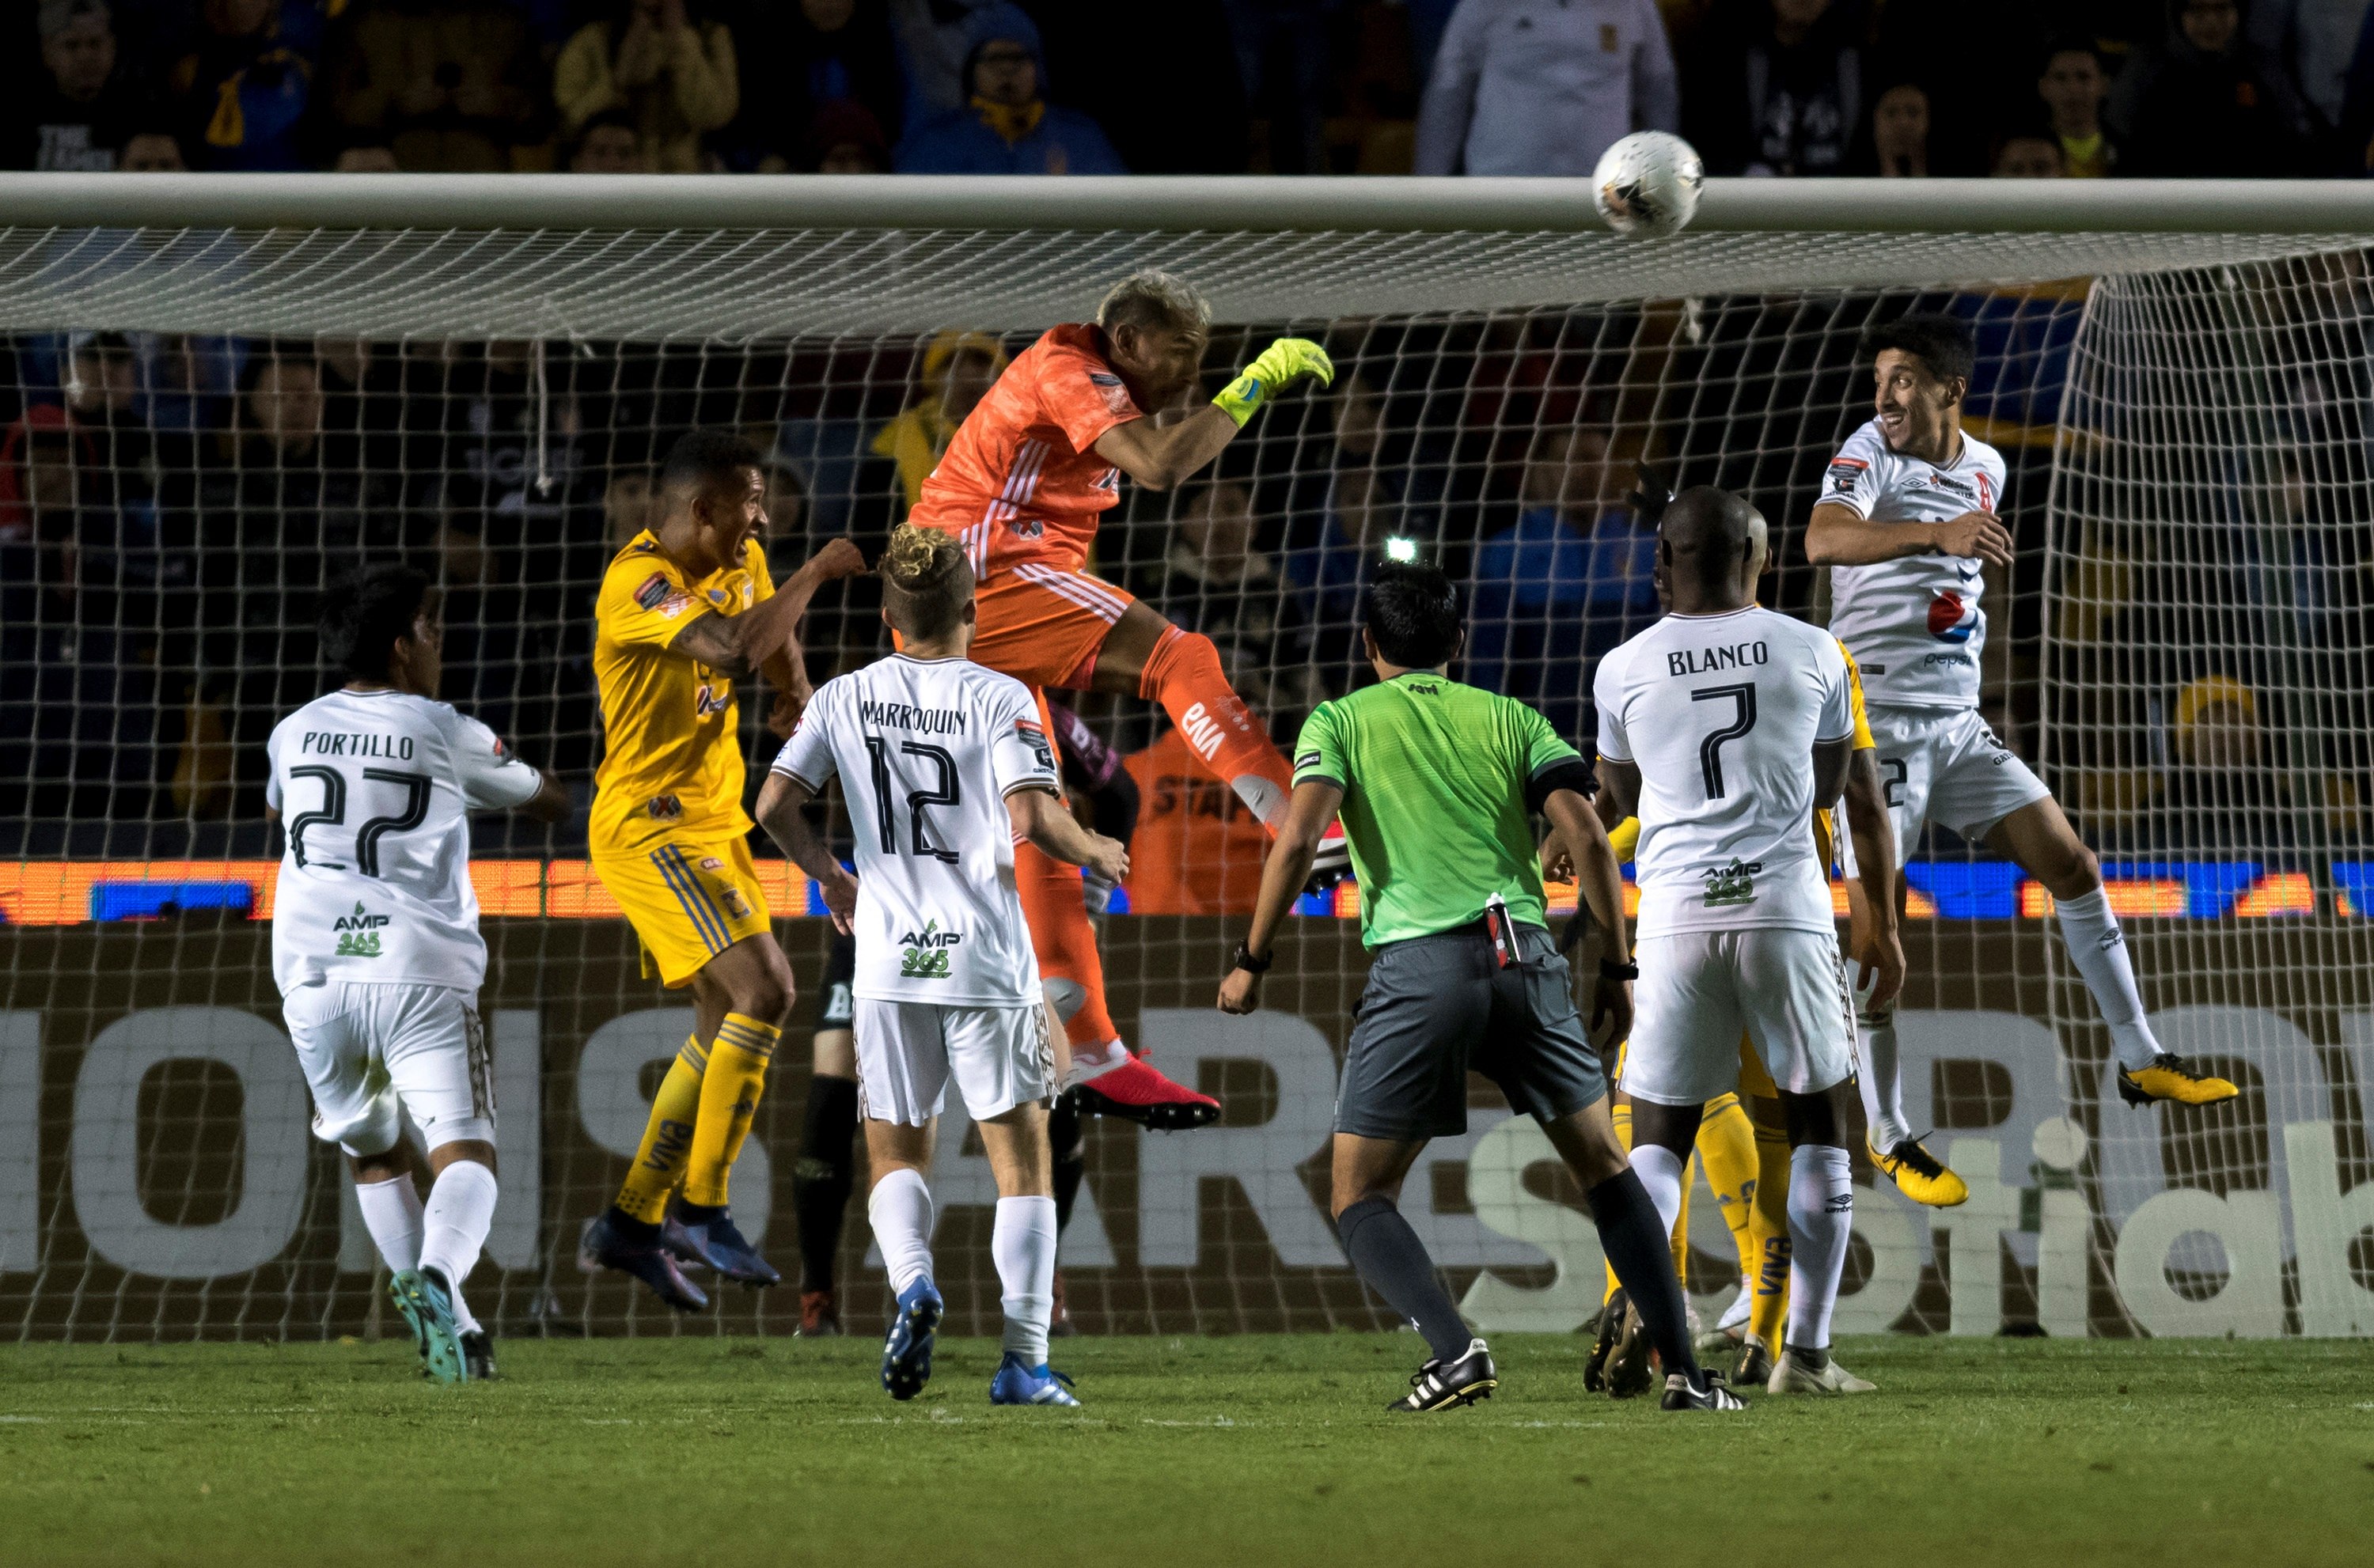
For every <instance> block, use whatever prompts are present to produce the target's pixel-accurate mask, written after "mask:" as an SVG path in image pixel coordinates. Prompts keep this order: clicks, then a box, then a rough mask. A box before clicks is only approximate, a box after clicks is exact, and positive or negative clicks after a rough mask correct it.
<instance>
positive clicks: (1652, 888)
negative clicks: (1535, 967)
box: [1592, 605, 1854, 940]
mask: <svg viewBox="0 0 2374 1568" xmlns="http://www.w3.org/2000/svg"><path fill="white" fill-rule="evenodd" d="M1592 695H1593V696H1594V698H1595V699H1596V701H1597V702H1598V705H1599V755H1602V756H1604V757H1605V758H1607V759H1608V760H1609V761H1611V762H1629V763H1632V764H1633V765H1635V766H1638V767H1639V770H1640V807H1639V814H1640V847H1639V850H1638V851H1637V852H1636V853H1635V855H1634V857H1633V860H1634V864H1635V866H1636V867H1637V868H1638V872H1639V883H1640V913H1639V936H1640V937H1641V938H1642V939H1643V940H1646V939H1647V938H1650V937H1652V936H1670V935H1672V934H1674V933H1675V932H1677V931H1708V930H1744V929H1750V928H1756V927H1769V926H1781V927H1793V928H1796V929H1798V930H1819V931H1828V930H1834V929H1835V927H1834V924H1833V916H1832V914H1831V910H1830V879H1829V873H1828V869H1827V868H1826V867H1824V866H1823V864H1822V863H1821V861H1820V860H1819V859H1817V858H1816V854H1815V850H1814V807H1815V806H1816V805H1817V804H1827V803H1828V802H1816V800H1815V799H1814V770H1813V755H1814V747H1815V746H1816V744H1818V743H1823V742H1828V741H1842V740H1847V739H1849V738H1851V736H1852V735H1853V734H1854V696H1853V690H1852V686H1851V683H1850V680H1849V677H1848V674H1847V661H1846V659H1845V657H1844V656H1843V655H1841V654H1840V653H1839V645H1838V642H1837V640H1836V639H1835V638H1832V637H1831V636H1830V635H1829V634H1828V632H1826V631H1823V630H1822V629H1821V628H1819V627H1818V626H1807V625H1805V623H1804V622H1803V621H1799V620H1793V619H1792V618H1791V617H1789V616H1787V615H1781V614H1774V613H1773V612H1772V611H1770V610H1766V609H1763V608H1760V607H1758V606H1755V605H1750V606H1749V607H1748V608H1746V609H1745V610H1734V611H1732V612H1731V613H1730V614H1722V615H1668V616H1666V617H1665V618H1664V619H1663V620H1662V621H1659V622H1658V623H1657V624H1656V625H1655V626H1651V627H1650V628H1649V629H1648V630H1647V631H1645V632H1642V633H1641V634H1640V635H1639V637H1636V638H1633V639H1632V640H1631V641H1629V642H1628V643H1626V644H1624V645H1623V646H1622V647H1620V648H1618V649H1616V651H1615V652H1613V653H1610V654H1609V655H1608V656H1607V657H1606V658H1604V659H1603V660H1601V661H1599V673H1598V674H1597V676H1596V678H1595V679H1594V680H1593V681H1592Z"/></svg>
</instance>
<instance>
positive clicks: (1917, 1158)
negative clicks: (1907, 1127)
mask: <svg viewBox="0 0 2374 1568" xmlns="http://www.w3.org/2000/svg"><path fill="white" fill-rule="evenodd" d="M1863 1152H1864V1153H1867V1154H1869V1155H1870V1156H1871V1163H1872V1164H1874V1165H1875V1166H1877V1167H1878V1168H1879V1173H1880V1174H1881V1175H1882V1176H1886V1177H1887V1179H1888V1180H1890V1181H1892V1182H1894V1183H1895V1184H1896V1190H1897V1191H1898V1192H1900V1193H1902V1194H1904V1196H1905V1197H1907V1198H1910V1199H1912V1201H1914V1202H1915V1203H1925V1204H1927V1205H1928V1206H1929V1207H1930V1208H1932V1209H1951V1208H1953V1207H1954V1206H1955V1205H1956V1204H1957V1203H1964V1202H1968V1201H1969V1196H1970V1184H1969V1183H1968V1182H1966V1181H1964V1180H1963V1179H1962V1178H1961V1177H1960V1176H1956V1175H1955V1174H1954V1173H1953V1172H1952V1171H1950V1170H1948V1169H1946V1168H1945V1166H1944V1165H1941V1164H1938V1163H1937V1156H1936V1155H1934V1154H1932V1153H1929V1151H1928V1150H1926V1149H1923V1148H1922V1146H1921V1141H1920V1140H1919V1139H1917V1138H1908V1139H1905V1140H1904V1141H1902V1142H1900V1143H1898V1145H1897V1146H1896V1147H1895V1148H1893V1149H1890V1150H1888V1151H1887V1152H1886V1153H1884V1154H1883V1153H1880V1152H1879V1151H1878V1150H1877V1149H1875V1148H1873V1147H1872V1146H1871V1144H1870V1142H1869V1141H1865V1142H1864V1143H1863Z"/></svg>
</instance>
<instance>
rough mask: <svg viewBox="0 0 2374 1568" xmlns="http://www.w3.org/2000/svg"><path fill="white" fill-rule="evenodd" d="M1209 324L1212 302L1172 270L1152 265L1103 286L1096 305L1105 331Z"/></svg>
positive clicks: (1170, 328) (1199, 327)
mask: <svg viewBox="0 0 2374 1568" xmlns="http://www.w3.org/2000/svg"><path fill="white" fill-rule="evenodd" d="M1211 324H1212V302H1211V301H1210V300H1208V299H1206V298H1204V296H1203V293H1202V292H1201V291H1200V290H1199V289H1197V288H1196V287H1195V286H1194V285H1193V284H1192V283H1190V282H1188V281H1187V280H1186V279H1185V278H1183V277H1181V276H1179V275H1177V274H1175V273H1167V272H1162V271H1160V270H1158V269H1157V268H1153V267H1148V268H1146V270H1145V271H1144V272H1134V273H1132V274H1130V275H1128V276H1127V277H1125V278H1122V280H1121V281H1120V282H1119V283H1116V284H1114V285H1113V286H1112V287H1111V288H1108V289H1106V290H1105V297H1104V299H1103V300H1102V302H1100V303H1099V305H1098V306H1097V325H1099V326H1100V327H1102V328H1104V329H1105V331H1107V332H1111V331H1112V330H1113V329H1114V328H1115V327H1135V328H1137V329H1138V330H1139V331H1141V332H1143V331H1145V330H1146V329H1147V328H1149V327H1152V328H1157V329H1168V330H1170V331H1174V332H1175V331H1178V330H1179V329H1181V328H1183V327H1193V328H1196V329H1198V330H1201V329H1203V328H1205V327H1208V326H1210V325H1211Z"/></svg>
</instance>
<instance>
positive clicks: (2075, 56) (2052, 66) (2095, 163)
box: [2036, 38, 2119, 180]
mask: <svg viewBox="0 0 2374 1568" xmlns="http://www.w3.org/2000/svg"><path fill="white" fill-rule="evenodd" d="M2036 96H2037V97H2039V98H2040V99H2043V100H2044V108H2045V111H2046V112H2047V113H2048V114H2050V115H2051V122H2052V138H2053V140H2054V141H2055V142H2056V143H2057V144H2058V145H2059V146H2060V149H2061V171H2062V173H2063V174H2065V175H2067V176H2068V177H2069V178H2070V179H2072V180H2098V179H2100V178H2102V177H2103V176H2104V175H2108V174H2115V173H2117V172H2118V170H2119V144H2118V142H2117V141H2116V140H2115V139H2113V138H2112V136H2111V135H2110V131H2109V128H2108V127H2107V126H2105V125H2104V124H2103V123H2102V105H2103V102H2104V100H2105V99H2108V98H2109V97H2110V77H2109V76H2107V75H2106V74H2105V73H2104V72H2103V70H2102V57H2101V56H2100V55H2098V54H2097V53H2094V46H2093V44H2092V43H2090V42H2089V41H2086V40H2084V39H2074V38H2073V39H2063V40H2061V41H2056V42H2054V43H2052V44H2050V45H2048V46H2047V47H2046V50H2045V55H2044V72H2043V75H2041V76H2039V77H2037V79H2036Z"/></svg>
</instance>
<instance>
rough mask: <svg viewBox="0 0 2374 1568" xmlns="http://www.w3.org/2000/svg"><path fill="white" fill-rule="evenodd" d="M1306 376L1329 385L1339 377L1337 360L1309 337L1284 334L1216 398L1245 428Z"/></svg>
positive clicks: (1218, 403) (1240, 425)
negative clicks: (1329, 356) (1270, 402)
mask: <svg viewBox="0 0 2374 1568" xmlns="http://www.w3.org/2000/svg"><path fill="white" fill-rule="evenodd" d="M1303 376H1316V377H1318V378H1319V384H1320V385H1321V386H1322V387H1323V386H1326V385H1328V384H1329V383H1331V382H1333V381H1334V380H1335V364H1334V361H1333V360H1331V359H1329V358H1328V357H1327V351H1326V350H1325V349H1323V348H1322V347H1320V346H1319V345H1317V344H1315V343H1313V342H1311V341H1310V339H1309V338H1307V337H1282V338H1279V339H1278V340H1277V341H1276V342H1275V343H1273V344H1271V345H1269V346H1268V347H1267V348H1264V349H1263V350H1262V351H1261V357H1260V358H1258V359H1255V360H1254V361H1253V362H1252V364H1250V365H1248V366H1246V367H1245V370H1244V374H1243V375H1240V376H1239V377H1238V378H1237V379H1236V380H1233V381H1230V382H1229V383H1228V386H1227V388H1226V389H1225V390H1224V391H1222V392H1221V393H1220V395H1219V396H1217V397H1216V398H1214V399H1213V400H1212V401H1213V403H1215V404H1217V405H1218V406H1219V407H1221V408H1223V409H1225V410H1227V412H1228V417H1229V418H1231V419H1233V420H1235V421H1236V422H1237V426H1238V427H1239V428H1240V429H1241V428H1243V427H1244V423H1245V421H1246V420H1248V419H1250V418H1252V416H1253V415H1254V414H1255V413H1256V412H1257V411H1259V409H1260V408H1261V406H1262V405H1263V404H1265V403H1267V402H1268V401H1269V400H1270V399H1271V398H1272V397H1275V395H1276V394H1277V393H1279V392H1284V391H1285V390H1286V389H1287V386H1288V385H1289V384H1291V383H1292V382H1293V381H1294V380H1297V379H1298V378H1299V377H1303Z"/></svg>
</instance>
